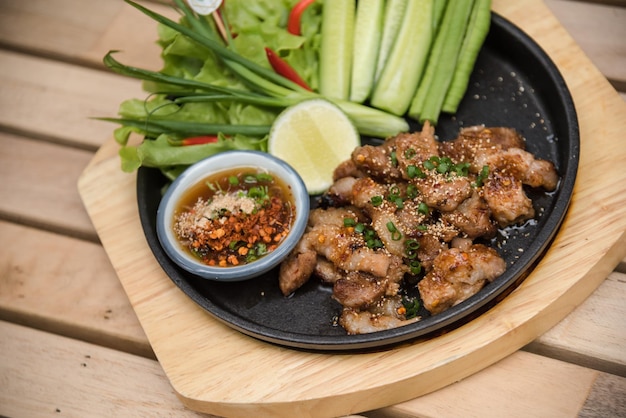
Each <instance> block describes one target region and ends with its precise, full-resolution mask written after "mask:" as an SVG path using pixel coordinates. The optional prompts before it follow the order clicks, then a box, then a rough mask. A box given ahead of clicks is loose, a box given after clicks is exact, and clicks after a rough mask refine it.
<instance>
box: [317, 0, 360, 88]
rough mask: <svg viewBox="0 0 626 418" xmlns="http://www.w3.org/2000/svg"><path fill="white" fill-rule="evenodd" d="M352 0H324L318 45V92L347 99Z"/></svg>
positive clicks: (352, 30) (351, 46)
mask: <svg viewBox="0 0 626 418" xmlns="http://www.w3.org/2000/svg"><path fill="white" fill-rule="evenodd" d="M355 10H356V2H355V0H325V1H324V8H323V10H322V39H321V46H320V93H321V94H322V95H323V96H325V97H328V98H335V99H342V100H347V99H348V98H349V97H350V78H351V68H352V55H353V54H352V52H353V38H354V19H355Z"/></svg>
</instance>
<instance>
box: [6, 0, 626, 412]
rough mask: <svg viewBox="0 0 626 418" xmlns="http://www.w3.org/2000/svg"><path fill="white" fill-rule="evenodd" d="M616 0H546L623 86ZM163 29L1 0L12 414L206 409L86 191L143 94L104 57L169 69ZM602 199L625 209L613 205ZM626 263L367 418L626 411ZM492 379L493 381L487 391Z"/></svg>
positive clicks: (92, 9)
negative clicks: (130, 103)
mask: <svg viewBox="0 0 626 418" xmlns="http://www.w3.org/2000/svg"><path fill="white" fill-rule="evenodd" d="M521 3H525V4H526V5H528V3H526V2H521ZM532 3H534V2H531V4H532ZM596 3H598V4H599V3H603V4H604V5H598V4H596ZM607 3H608V2H592V3H591V2H589V3H586V2H573V1H557V0H549V1H546V4H547V6H548V7H549V8H550V10H552V11H553V13H554V14H555V15H556V17H557V18H558V19H559V21H560V22H561V23H562V24H563V26H564V27H565V29H566V30H567V31H568V32H569V33H570V34H571V35H572V37H573V39H574V40H575V41H576V42H577V43H578V45H580V47H581V49H582V50H584V52H585V53H586V54H587V56H588V57H589V58H590V59H591V60H592V61H593V63H594V64H595V66H597V68H598V69H601V71H602V73H603V74H604V75H606V76H609V78H610V81H611V84H612V85H613V86H615V87H617V88H618V89H620V86H623V84H620V83H623V82H624V80H626V76H625V74H624V72H625V71H626V56H625V55H624V53H623V49H619V48H616V47H615V45H616V41H615V40H616V39H617V40H621V39H623V37H622V36H621V35H619V34H620V33H623V32H620V31H621V30H623V27H624V25H623V24H621V22H623V21H624V9H623V8H622V7H623V4H619V3H620V2H613V3H614V4H615V5H614V6H611V7H609V8H608V9H607V8H606V4H607ZM520 7H521V6H520ZM572 8H573V9H572ZM531 9H532V8H531ZM528 10H529V9H527V10H526V11H525V13H527V12H528ZM572 10H573V12H572ZM607 16H609V17H611V16H612V17H616V16H617V18H613V19H611V18H607ZM537 25H539V26H540V22H537ZM540 30H543V28H540ZM154 39H155V34H154V27H153V25H152V23H151V22H149V21H147V20H145V19H144V18H143V17H141V16H138V15H137V14H136V12H134V11H133V10H131V8H129V7H128V6H126V5H125V4H124V3H123V2H121V1H117V0H107V1H99V2H96V1H95V0H53V1H43V0H41V1H38V0H34V1H28V2H24V1H19V0H3V1H2V2H0V72H1V73H2V75H3V77H2V78H1V79H0V110H1V112H0V146H1V148H0V173H1V174H3V177H4V180H3V181H2V182H0V220H1V221H0V248H1V250H0V319H2V320H3V321H5V322H4V323H2V324H1V326H0V335H1V336H2V338H0V415H3V416H9V417H21V416H50V415H54V416H61V414H63V415H66V416H111V415H116V416H118V415H119V416H136V415H138V413H139V412H141V413H142V414H143V415H146V416H172V415H174V416H187V415H193V416H197V414H196V413H193V412H191V411H189V410H187V409H184V408H183V407H182V403H181V402H180V400H179V399H177V397H176V396H175V394H174V391H173V390H172V387H171V386H170V384H169V381H168V379H167V377H166V375H165V374H164V372H163V368H162V367H161V365H160V364H159V363H157V362H156V361H155V359H154V354H153V352H152V349H151V346H150V343H149V341H148V339H147V337H146V334H145V333H144V331H143V329H142V327H141V324H140V323H139V321H138V319H137V317H136V315H135V312H134V310H133V308H132V306H131V304H130V303H129V300H128V297H127V296H126V293H125V291H124V289H123V287H122V285H121V283H120V280H119V279H118V277H117V275H116V272H115V270H114V269H113V267H112V266H111V264H110V262H109V261H108V257H107V255H106V254H105V252H104V250H103V248H102V246H101V245H100V244H99V243H98V239H99V238H98V236H97V234H96V232H95V229H94V228H93V226H91V224H90V223H89V222H88V219H87V215H86V213H85V212H84V209H82V203H81V202H80V198H79V195H78V192H77V190H76V187H75V184H76V183H77V180H78V175H79V173H80V172H81V171H82V169H83V168H84V167H85V165H86V164H87V163H88V161H89V160H90V158H91V157H92V156H93V151H95V150H96V149H97V148H99V147H100V146H101V145H102V144H103V143H105V141H107V140H108V139H109V138H110V133H111V129H112V127H111V126H110V125H107V124H104V123H101V122H97V121H94V120H90V119H89V117H90V116H101V115H109V116H113V115H114V113H115V110H116V108H117V104H118V103H119V101H121V100H122V99H125V98H128V97H134V96H136V95H139V94H141V93H140V87H139V86H138V84H137V83H136V82H134V81H131V80H126V79H123V78H121V77H117V76H114V75H111V74H109V73H106V72H103V71H102V70H101V64H100V62H99V61H100V59H101V57H102V56H103V55H104V53H105V52H106V51H107V50H109V49H123V50H124V51H125V53H124V58H125V59H126V60H132V61H133V63H136V64H142V65H145V66H153V67H158V63H159V60H158V56H157V54H158V49H157V48H156V47H155V46H154V44H153V43H154ZM617 45H618V46H619V45H622V47H623V45H624V44H623V42H622V43H621V44H619V42H618V43H617ZM564 54H567V52H564ZM583 75H585V74H583ZM621 89H622V90H623V88H621ZM592 96H593V95H592ZM589 100H590V101H593V100H595V99H594V98H593V97H590V98H589ZM599 105H603V103H600V104H599ZM600 133H604V132H603V131H602V130H601V131H600ZM621 144H622V145H623V144H624V142H623V137H622V142H621ZM7 145H10V146H7ZM617 145H620V142H619V141H618V142H617ZM26 179H30V181H27V180H26ZM600 187H602V186H601V185H600ZM596 203H597V204H598V205H600V206H602V205H603V204H605V205H606V206H605V207H604V209H601V211H602V210H607V211H608V210H610V209H611V201H608V202H604V203H603V202H596ZM580 238H581V239H585V237H584V236H582V237H580ZM624 273H626V262H624V261H623V262H622V263H621V264H620V265H618V266H617V270H615V271H614V272H613V273H611V274H608V275H607V278H606V279H605V280H603V281H602V283H601V284H600V286H599V287H598V288H597V290H596V291H595V292H593V293H592V294H591V296H590V297H589V298H587V299H586V300H585V301H584V302H583V303H582V304H581V305H580V306H579V307H577V308H576V309H575V310H574V311H573V312H572V313H571V314H570V315H568V316H567V317H566V318H565V319H564V320H563V321H561V322H560V323H559V324H557V325H556V326H555V327H554V328H553V329H551V330H549V331H548V332H546V333H544V334H543V335H541V336H540V337H539V338H537V339H535V340H534V341H533V342H532V343H531V344H529V345H528V346H526V347H525V348H524V349H523V350H522V351H517V352H515V353H513V354H511V355H510V356H508V357H506V358H505V359H503V360H502V361H500V362H497V363H495V364H494V365H492V366H490V367H487V368H485V369H483V370H481V371H480V372H479V373H476V374H473V375H471V376H470V377H468V378H466V379H464V380H462V381H461V382H458V383H454V384H452V385H449V386H447V387H445V388H444V389H441V390H438V391H435V392H432V393H430V394H428V395H425V396H422V397H419V398H417V399H414V400H412V401H409V402H405V403H402V404H399V405H396V406H394V407H386V408H383V409H379V410H376V411H369V412H363V413H361V415H365V416H372V417H373V416H379V415H380V416H390V417H401V416H402V417H405V416H420V417H423V416H433V417H434V416H515V415H514V414H515V413H517V412H520V416H521V415H525V416H537V415H541V416H577V415H578V416H602V417H604V416H624V415H626V412H625V411H626V405H624V401H623V400H624V399H626V395H625V392H626V383H625V382H626V379H625V378H624V376H625V374H624V367H625V366H624V365H625V364H626V354H625V352H626V350H625V349H624V348H625V347H626V329H625V327H624V323H625V322H624V319H625V318H626V315H625V314H626V311H625V309H626V307H625V304H624V303H623V301H624V300H626V276H625V274H624ZM600 281H601V278H597V283H599V282H600ZM86 355H90V356H91V357H92V358H97V361H84V360H85V356H86ZM83 364H85V366H83ZM95 366H98V367H95ZM92 367H93V369H92ZM120 370H124V374H123V375H122V374H121V372H120ZM572 370H574V371H575V373H574V374H572ZM137 382H141V384H139V383H137ZM572 382H579V383H580V386H578V385H577V384H575V383H572ZM137 386H141V387H143V388H145V390H144V391H142V390H136V389H134V388H135V387H137ZM484 386H487V388H484ZM581 387H582V388H583V389H584V390H580V388H581ZM477 388H484V389H478V390H479V391H480V392H481V393H482V392H486V391H487V390H488V393H489V401H488V402H485V401H481V399H482V397H480V396H476V391H477ZM551 395H554V396H551ZM560 400H561V401H560ZM620 401H621V402H620ZM137 408H140V409H137ZM57 409H58V411H57ZM355 410H356V409H355ZM381 414H384V415H381ZM335 415H336V414H335Z"/></svg>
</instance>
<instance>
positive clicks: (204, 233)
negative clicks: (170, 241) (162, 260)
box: [173, 167, 296, 267]
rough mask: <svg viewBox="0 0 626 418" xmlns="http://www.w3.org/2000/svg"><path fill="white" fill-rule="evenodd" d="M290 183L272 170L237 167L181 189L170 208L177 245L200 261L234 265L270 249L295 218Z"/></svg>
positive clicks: (287, 232)
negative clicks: (172, 213) (174, 205)
mask: <svg viewBox="0 0 626 418" xmlns="http://www.w3.org/2000/svg"><path fill="white" fill-rule="evenodd" d="M294 206H295V205H294V197H293V194H292V192H291V190H290V188H289V187H288V186H287V185H286V184H285V183H284V182H283V181H282V180H281V179H280V178H279V177H278V176H275V175H274V174H272V173H268V172H266V171H263V170H260V169H257V168H254V167H240V168H235V169H231V170H225V171H221V172H219V173H216V174H213V175H211V176H209V177H207V178H205V179H204V180H203V181H201V182H199V183H198V184H197V185H195V186H194V187H191V188H190V189H189V190H188V191H186V192H185V194H184V195H183V197H182V198H181V199H180V201H179V202H178V204H177V207H176V209H175V211H174V222H173V229H174V233H175V235H176V236H177V238H178V239H179V241H180V243H181V245H182V246H183V247H184V248H185V249H186V250H188V251H189V252H190V253H191V254H193V255H194V256H196V257H198V258H199V259H200V260H202V261H203V262H204V263H205V264H207V265H209V266H215V267H233V266H238V265H242V264H246V263H251V262H253V261H255V260H257V259H259V258H260V257H263V256H264V255H267V254H269V253H270V252H272V251H273V250H275V249H276V248H277V247H278V246H279V245H280V243H281V242H282V241H283V240H284V239H285V237H286V236H287V235H288V234H289V231H290V229H291V226H292V223H293V221H294V219H295V215H296V214H295V207H294Z"/></svg>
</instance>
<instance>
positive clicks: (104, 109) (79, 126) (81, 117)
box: [0, 2, 144, 150]
mask: <svg viewBox="0 0 626 418" xmlns="http://www.w3.org/2000/svg"><path fill="white" fill-rule="evenodd" d="M25 3H28V2H25ZM103 3H106V2H103ZM0 63H1V64H0V91H2V94H0V127H1V128H3V129H4V130H8V131H13V132H19V133H24V134H27V135H31V136H34V137H42V138H45V139H50V140H52V141H55V142H59V143H65V144H71V145H74V146H77V147H81V148H88V149H91V150H95V149H97V148H98V147H99V146H100V145H102V143H103V142H104V141H105V140H106V139H107V138H109V137H110V136H111V132H112V131H113V129H114V128H115V127H116V125H114V124H112V123H107V122H101V121H96V120H93V119H91V118H95V117H102V116H107V117H114V116H116V114H117V109H118V107H119V104H120V103H121V102H122V101H123V100H125V99H128V98H131V97H143V96H144V93H143V92H142V90H141V84H140V82H139V81H138V80H133V79H129V78H125V77H121V76H118V75H116V74H111V73H107V72H104V71H98V70H93V69H88V68H81V67H77V66H74V65H69V64H65V63H60V62H56V61H51V60H47V59H42V58H33V57H31V56H27V55H22V54H18V53H13V52H6V51H0Z"/></svg>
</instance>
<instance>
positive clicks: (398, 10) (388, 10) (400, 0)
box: [374, 0, 408, 81]
mask: <svg viewBox="0 0 626 418" xmlns="http://www.w3.org/2000/svg"><path fill="white" fill-rule="evenodd" d="M407 1H408V0H387V4H386V5H385V17H384V20H383V34H382V38H381V40H380V48H379V51H378V62H377V64H376V74H375V76H374V81H378V79H379V78H380V74H381V73H382V72H383V68H385V64H386V63H387V58H389V53H390V52H391V48H392V47H393V44H394V43H395V42H396V38H397V37H398V32H400V26H401V24H402V18H403V17H404V12H405V11H406V5H407Z"/></svg>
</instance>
